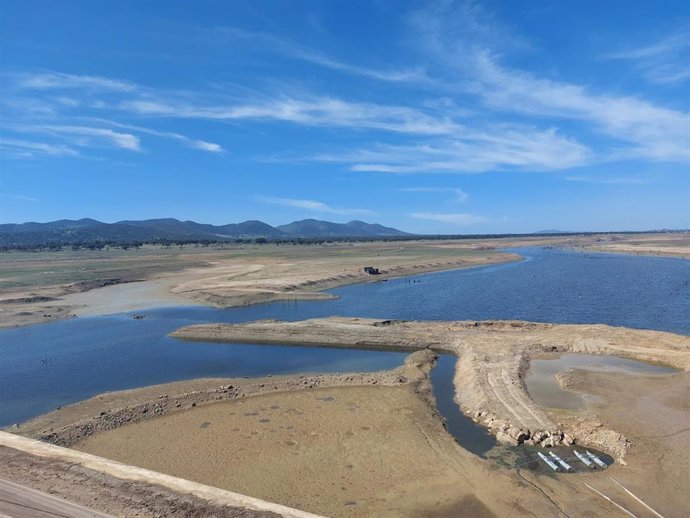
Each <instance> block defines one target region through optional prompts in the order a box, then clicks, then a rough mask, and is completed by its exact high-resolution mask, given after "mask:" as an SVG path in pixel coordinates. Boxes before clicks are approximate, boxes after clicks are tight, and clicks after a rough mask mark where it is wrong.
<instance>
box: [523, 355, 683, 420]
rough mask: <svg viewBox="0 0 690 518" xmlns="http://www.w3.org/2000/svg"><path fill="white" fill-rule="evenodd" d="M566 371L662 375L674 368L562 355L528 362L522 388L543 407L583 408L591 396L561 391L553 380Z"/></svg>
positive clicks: (618, 359)
mask: <svg viewBox="0 0 690 518" xmlns="http://www.w3.org/2000/svg"><path fill="white" fill-rule="evenodd" d="M570 369H585V370H591V371H598V372H621V373H625V374H652V375H664V374H671V373H673V372H675V369H672V368H670V367H663V366H661V365H652V364H649V363H644V362H638V361H635V360H629V359H627V358H619V357H617V356H599V355H595V354H575V353H571V354H563V355H561V356H560V357H559V358H554V359H549V360H532V362H531V363H530V368H529V371H528V372H527V376H526V377H525V385H526V386H527V392H529V394H530V396H531V397H532V399H533V400H534V401H535V402H536V403H537V404H538V405H541V406H543V407H546V408H553V409H573V410H576V409H579V408H583V407H584V406H585V404H586V403H587V401H588V400H589V399H590V397H591V396H587V395H585V394H578V393H576V392H571V391H568V390H564V389H563V388H562V387H561V385H560V384H559V383H558V380H557V379H556V374H558V373H559V372H565V371H567V370H570Z"/></svg>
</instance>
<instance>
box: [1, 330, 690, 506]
mask: <svg viewBox="0 0 690 518" xmlns="http://www.w3.org/2000/svg"><path fill="white" fill-rule="evenodd" d="M176 334H177V335H178V336H185V337H188V338H191V337H197V338H199V339H203V340H209V339H211V338H213V339H215V340H217V341H222V340H227V341H235V340H238V341H242V342H247V341H251V340H250V337H253V341H255V342H257V343H261V342H263V343H266V342H280V343H299V344H305V343H307V344H311V345H314V346H324V345H326V346H348V347H366V348H380V349H386V348H387V349H392V350H406V351H413V350H414V351H416V352H414V353H412V354H411V355H410V356H409V357H408V358H407V360H406V362H405V365H403V366H402V367H400V368H398V369H395V370H393V371H384V372H380V373H368V374H357V373H348V374H337V375H323V376H290V377H266V378H261V379H239V380H238V379H225V380H221V379H211V380H194V381H189V382H177V383H172V384H167V385H160V386H153V387H146V388H142V389H136V390H131V391H123V392H115V393H108V394H103V395H101V396H97V397H95V398H92V399H90V400H87V401H84V402H82V403H79V404H75V405H70V406H68V407H64V408H62V409H60V410H57V411H55V412H52V413H50V414H46V415H45V416H42V417H40V418H37V419H35V420H32V421H30V422H28V423H26V424H24V425H22V426H20V427H19V428H15V429H14V430H12V431H13V432H15V433H20V434H22V435H29V436H34V437H38V438H42V439H43V440H47V441H50V442H54V443H57V444H65V445H70V446H71V447H73V448H75V449H78V450H82V451H85V452H90V453H93V454H97V455H101V456H103V457H107V458H112V459H114V460H119V461H122V462H125V463H131V464H134V465H137V466H141V467H144V468H148V469H154V470H157V471H160V472H163V473H167V474H170V475H174V476H179V477H182V478H185V479H189V480H195V481H197V482H201V483H205V484H209V485H213V486H216V487H221V488H224V489H228V490H230V491H237V492H241V493H243V494H247V495H250V496H253V497H256V498H261V499H265V500H269V501H274V502H277V503H280V504H283V505H288V506H290V507H295V508H299V509H304V510H307V511H311V512H315V513H319V514H324V515H327V516H462V515H466V516H506V515H508V514H514V515H516V516H521V515H528V514H532V515H537V516H559V515H566V516H583V515H588V516H602V517H603V516H611V515H615V513H617V512H620V510H619V509H617V508H616V507H615V506H613V505H612V504H611V503H610V502H608V501H607V500H604V499H603V498H601V497H600V496H598V495H597V494H595V493H594V492H593V491H592V489H591V488H595V489H596V490H597V491H600V492H602V493H603V494H606V495H607V496H609V497H610V498H612V499H613V500H614V501H616V502H617V503H621V504H623V505H624V506H625V507H626V509H629V510H630V511H631V512H633V513H634V514H636V515H637V516H647V515H649V510H648V509H647V508H646V507H644V506H643V504H641V503H639V502H638V501H637V500H635V499H634V498H633V497H631V496H630V495H629V494H628V493H626V492H625V491H624V490H623V489H621V488H620V487H619V486H618V485H617V484H616V483H615V482H614V481H613V480H615V481H618V482H620V483H622V484H623V485H624V486H625V487H626V488H627V489H629V490H631V491H633V492H634V494H635V495H636V496H637V497H639V498H642V499H643V500H644V501H645V502H646V503H647V505H651V506H652V507H653V508H654V509H656V510H657V511H659V512H660V513H662V514H663V515H664V516H667V517H673V516H679V517H680V516H684V499H685V494H686V493H685V492H684V489H685V485H686V482H685V480H686V478H684V477H683V476H682V475H681V472H679V471H678V470H681V471H682V470H683V469H686V468H685V467H684V466H686V463H687V454H686V453H685V452H686V451H688V450H687V449H679V450H677V451H676V450H673V452H674V453H673V455H668V454H667V455H665V456H662V455H663V454H664V453H665V452H668V451H669V450H666V449H665V448H667V447H674V448H678V447H683V446H687V445H686V444H685V442H684V441H686V440H687V433H686V432H684V431H683V427H682V426H681V427H680V428H679V429H678V430H676V429H675V428H674V429H673V430H671V428H672V427H674V426H676V425H679V424H681V421H682V420H683V419H685V422H687V411H688V408H687V400H686V398H684V394H686V393H687V385H685V386H684V385H682V384H677V385H673V384H671V385H667V383H669V380H681V381H682V380H683V379H684V380H685V383H687V379H688V377H689V376H690V375H689V374H688V372H687V370H688V359H689V358H688V356H689V355H688V351H689V350H690V349H689V343H688V341H689V340H690V339H688V338H687V337H680V336H675V335H671V334H667V333H656V332H647V331H633V330H627V329H620V328H610V327H607V326H571V325H548V324H531V323H526V322H396V321H385V320H369V319H343V318H330V319H317V320H310V321H304V322H296V323H285V322H266V321H265V322H257V323H252V324H241V325H230V326H223V325H221V326H218V325H206V326H194V327H190V328H184V329H182V330H180V331H178V332H177V333H176ZM429 345H431V346H432V347H433V348H435V349H436V350H439V351H440V350H444V351H449V352H454V353H456V354H459V355H460V359H459V363H458V371H461V372H463V373H468V374H467V376H465V375H456V378H455V383H456V387H457V389H458V397H457V398H456V399H457V401H458V402H459V403H460V404H461V406H462V408H463V409H466V408H467V406H466V405H468V403H467V402H469V404H474V405H476V407H475V408H481V410H477V411H476V412H481V415H479V414H475V413H473V412H472V410H470V411H469V413H470V415H478V416H479V417H478V419H479V420H480V421H481V422H483V423H485V424H487V425H489V426H491V427H492V431H493V432H494V433H496V434H497V435H499V436H501V435H502V436H503V440H505V441H506V442H509V443H511V444H514V443H515V442H519V439H520V437H519V436H518V439H514V438H512V436H511V433H512V432H513V430H511V427H514V428H515V429H517V430H519V428H518V427H517V425H516V424H514V423H515V422H517V421H518V419H519V420H520V422H523V420H524V422H525V423H529V422H531V420H536V419H537V418H539V419H543V420H546V423H547V424H548V425H549V426H547V427H546V428H535V430H547V433H549V432H550V435H546V437H545V438H543V439H542V441H541V443H542V444H544V445H546V444H548V443H556V442H558V440H560V442H561V443H562V442H563V441H564V439H565V437H566V435H569V436H571V437H572V438H573V439H575V440H576V441H577V442H579V443H580V444H582V445H588V444H591V445H596V446H597V448H598V449H602V450H604V451H608V452H611V453H613V452H614V451H615V450H614V449H615V448H616V447H617V446H618V445H620V440H621V438H623V440H624V445H625V447H624V448H623V450H622V451H621V456H622V455H623V454H625V459H626V460H628V462H629V465H623V464H621V463H616V464H614V465H613V466H611V467H610V468H608V469H607V470H605V471H593V472H587V473H579V474H577V475H566V476H554V475H553V474H550V473H548V474H545V473H544V472H531V471H530V470H529V469H526V468H518V469H509V468H504V467H501V465H499V464H497V463H495V462H493V461H486V460H483V459H481V458H479V457H477V456H475V455H472V454H471V453H469V452H468V451H466V450H464V449H463V448H462V447H460V446H459V445H458V444H457V443H456V442H455V440H453V438H452V437H451V436H450V435H449V434H448V433H447V432H446V431H445V430H444V428H443V425H442V420H441V419H440V418H439V415H438V413H437V412H436V409H435V405H434V401H433V398H432V396H431V394H432V392H431V386H430V384H429V378H428V373H429V371H430V369H431V366H432V364H433V361H434V357H435V354H434V352H432V351H431V350H429V348H428V346H429ZM189 347H194V344H193V343H190V344H189ZM569 350H579V351H582V350H587V351H588V352H590V353H591V352H596V353H597V354H612V353H615V354H617V355H619V356H627V357H635V358H638V359H640V358H641V357H643V358H642V359H646V360H655V359H656V361H664V362H665V363H667V364H669V365H674V366H675V367H676V368H679V369H683V370H682V371H681V372H678V373H676V374H672V375H670V376H663V377H657V379H656V381H654V382H651V383H658V385H656V386H655V385H653V384H645V385H642V387H641V388H640V389H639V390H638V392H631V394H630V395H629V396H628V395H626V396H625V397H626V398H628V397H629V398H635V397H639V396H640V395H641V394H642V393H643V392H645V391H646V393H647V396H648V397H647V403H646V404H645V405H643V406H641V407H639V409H638V410H635V411H634V412H632V413H630V414H629V415H628V414H627V406H626V405H627V404H628V401H627V400H618V399H616V398H613V397H609V399H607V400H606V401H607V404H606V405H602V406H600V407H597V408H596V409H592V410H591V411H589V412H588V413H586V414H578V413H573V414H569V415H566V416H563V415H561V414H558V415H552V414H549V413H547V412H546V411H545V409H541V408H539V407H537V406H536V405H534V403H533V402H532V401H531V399H530V398H529V396H528V395H527V393H526V391H525V390H524V386H523V385H522V380H523V376H524V373H525V369H526V362H527V361H528V359H529V358H532V357H542V358H543V357H549V355H552V354H554V352H558V351H560V352H566V351H569ZM516 351H517V352H516ZM489 353H490V354H489ZM468 360H469V361H468ZM523 360H524V361H523ZM497 368H499V369H501V370H500V371H499V375H498V376H497V377H493V376H492V377H491V380H490V381H489V379H488V375H489V374H495V369H497ZM503 370H504V371H505V373H506V374H505V376H504V375H503ZM472 373H473V374H472ZM571 374H572V373H571ZM575 374H577V373H575ZM601 375H602V376H604V378H605V379H612V378H608V377H607V376H609V374H608V373H607V374H601ZM612 376H614V377H615V376H618V375H617V374H616V375H612ZM622 376H626V375H622ZM466 378H467V379H466ZM482 379H484V380H486V381H484V382H482ZM572 379H573V380H578V379H580V378H579V377H578V376H577V375H574V377H573V378H572ZM631 379H632V380H633V381H634V380H636V379H637V377H636V376H631ZM506 380H508V382H510V381H514V383H511V384H510V387H507V386H503V384H504V383H507V382H506ZM573 383H574V382H573ZM596 383H598V381H592V382H591V383H590V384H589V385H586V386H585V385H583V386H579V385H578V386H575V385H573V388H574V389H576V390H581V391H585V390H588V387H590V385H595V384H596ZM673 383H675V382H673ZM518 384H520V385H518ZM511 387H512V388H511ZM613 387H615V385H611V384H609V385H602V388H601V391H603V392H610V391H611V389H612V388H613ZM593 390H599V389H598V388H596V387H595V388H594V389H593ZM620 390H625V387H620ZM489 391H491V392H489ZM655 401H666V403H667V404H665V405H656V404H655ZM504 405H507V406H506V407H505V408H504ZM518 405H526V406H518ZM652 408H654V411H652V410H651V409H652ZM530 410H531V411H530ZM513 412H514V413H515V414H517V415H513ZM667 413H668V419H667ZM523 414H525V415H523ZM556 420H559V421H560V422H558V423H556ZM664 420H666V421H664ZM660 421H664V422H666V424H667V425H668V426H667V428H666V429H665V430H664V433H667V434H670V435H669V439H663V438H662V439H660V438H659V437H658V435H659V430H657V428H655V427H658V424H655V423H658V422H660ZM497 422H499V423H503V424H502V425H501V426H500V427H499V426H496V424H495V423H497ZM525 423H523V424H524V426H523V430H522V431H523V432H525V431H526V428H525V426H526V424H525ZM554 423H555V424H554ZM506 426H507V428H505V429H504V427H506ZM551 426H553V428H551ZM686 426H687V425H686ZM613 430H616V431H615V432H614V431H613ZM579 434H582V435H579ZM612 434H615V435H612ZM534 435H535V434H534V433H533V431H532V430H530V434H529V435H528V437H529V438H530V439H531V438H532V437H534ZM647 435H649V436H647ZM662 435H663V434H662ZM611 437H613V440H612V441H610V442H607V439H610V438H611ZM521 439H522V440H523V442H527V441H528V440H530V439H526V438H525V437H522V438H521ZM602 439H603V441H602ZM665 440H668V441H671V442H664V441H665ZM602 444H603V446H602ZM631 444H632V446H630V445H631ZM650 444H653V445H655V446H654V448H653V449H651V448H649V445H650ZM609 446H611V447H612V448H614V449H607V447H609ZM650 452H652V453H651V455H652V456H654V455H656V456H657V457H661V458H656V457H655V458H654V459H652V458H651V457H650ZM678 456H685V457H684V458H685V460H683V462H681V463H680V465H679V467H677V468H675V469H672V470H668V469H666V467H667V465H668V463H671V462H677V457H678ZM619 459H620V457H619ZM653 462H658V464H659V465H658V466H657V467H655V468H654V469H652V467H651V464H652V463H653ZM669 476H673V477H676V478H675V479H674V480H669V478H668V477H669ZM612 479H613V480H612Z"/></svg>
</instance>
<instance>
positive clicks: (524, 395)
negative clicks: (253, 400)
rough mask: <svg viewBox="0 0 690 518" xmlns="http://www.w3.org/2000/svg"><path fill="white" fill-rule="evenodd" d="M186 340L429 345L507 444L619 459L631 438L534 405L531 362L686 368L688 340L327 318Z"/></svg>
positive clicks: (586, 328) (651, 334)
mask: <svg viewBox="0 0 690 518" xmlns="http://www.w3.org/2000/svg"><path fill="white" fill-rule="evenodd" d="M173 336H176V337H178V338H182V339H186V340H202V341H216V342H240V343H286V344H302V345H314V346H327V347H338V346H341V347H360V348H374V349H389V350H405V351H414V350H419V349H422V348H432V349H435V350H442V351H446V352H450V353H453V354H455V355H457V356H458V357H459V359H458V363H457V366H456V374H455V379H454V382H455V386H456V397H455V399H456V402H457V403H458V404H459V406H460V408H461V409H462V410H463V412H465V414H467V415H468V416H471V417H472V418H474V419H475V420H476V421H478V422H481V423H483V424H484V425H486V426H487V427H488V428H489V429H490V430H491V431H492V432H493V433H494V434H495V435H496V438H497V439H498V440H499V441H501V442H503V443H506V444H513V445H517V444H520V443H525V444H528V445H541V446H557V445H561V444H566V445H569V444H573V443H578V444H581V445H583V446H590V447H592V448H596V449H598V450H601V451H605V452H607V453H609V454H610V455H612V456H613V457H614V458H616V459H617V460H618V461H619V462H622V463H624V462H625V455H626V452H627V450H628V448H629V447H630V442H629V440H628V439H627V438H626V437H625V436H624V435H622V434H621V433H619V432H618V431H615V430H612V429H609V428H607V427H606V426H602V424H601V423H600V422H596V421H587V420H583V421H581V422H577V423H574V422H571V423H561V422H557V421H555V420H554V419H552V418H551V417H550V416H549V415H547V414H546V412H544V410H543V409H542V408H540V407H539V406H538V405H536V404H535V403H534V401H532V399H531V398H530V396H529V394H528V392H527V390H526V388H525V383H524V376H525V372H526V370H527V368H528V367H529V362H530V359H531V358H533V357H539V356H542V355H545V354H549V353H567V352H582V353H589V354H604V355H615V356H621V357H624V358H630V359H634V360H642V361H648V362H656V363H663V364H665V365H668V366H671V367H675V368H678V369H682V370H685V371H688V370H690V338H689V337H685V336H680V335H673V334H670V333H661V332H655V331H641V330H632V329H626V328H615V327H609V326H604V325H560V324H537V323H529V322H519V321H485V322H413V321H409V322H407V321H387V320H383V321H382V320H372V319H358V318H326V319H313V320H306V321H302V322H276V321H259V322H253V323H248V324H202V325H195V326H188V327H184V328H182V329H179V330H177V331H175V332H174V333H173Z"/></svg>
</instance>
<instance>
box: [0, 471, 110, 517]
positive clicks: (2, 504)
mask: <svg viewBox="0 0 690 518" xmlns="http://www.w3.org/2000/svg"><path fill="white" fill-rule="evenodd" d="M3 516H10V517H12V518H55V517H56V516H60V517H62V516H64V517H69V518H109V517H110V515H108V514H103V513H99V512H98V511H94V510H92V509H87V508H86V507H82V506H81V505H78V504H73V503H71V502H68V501H67V500H63V499H62V498H56V497H54V496H52V495H49V494H48V493H44V492H42V491H37V490H35V489H31V488H30V487H26V486H22V485H20V484H15V483H14V482H10V481H9V480H4V479H0V517H3Z"/></svg>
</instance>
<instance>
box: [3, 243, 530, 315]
mask: <svg viewBox="0 0 690 518" xmlns="http://www.w3.org/2000/svg"><path fill="white" fill-rule="evenodd" d="M519 259H520V257H519V256H517V255H515V254H508V253H505V252H501V251H498V250H495V249H494V248H493V247H484V246H481V245H480V244H478V243H476V242H469V241H443V242H435V241H412V242H404V243H387V242H378V243H377V242H372V243H336V244H328V245H303V246H294V245H280V246H278V245H271V244H268V245H262V246H256V245H242V246H228V247H220V248H189V247H188V248H187V249H185V250H182V251H175V250H168V249H163V248H160V247H151V246H149V247H144V248H143V249H142V250H138V251H135V250H131V251H127V252H125V251H114V250H113V251H109V252H105V251H100V252H87V251H77V252H73V253H69V252H66V251H65V252H42V253H32V254H27V253H20V252H6V253H4V254H0V328H1V327H15V326H21V325H28V324H32V323H37V322H48V321H52V320H60V319H64V318H72V317H75V316H80V315H102V314H112V313H118V312H125V311H133V310H139V309H145V308H147V307H158V306H166V305H192V304H206V305H211V306H216V307H223V308H228V307H238V306H247V305H251V304H258V303H263V302H271V301H277V300H318V299H328V298H331V295H329V294H326V293H323V291H324V290H328V289H332V288H336V287H339V286H344V285H347V284H356V283H362V282H373V281H380V280H384V279H387V278H392V277H399V276H404V275H413V274H420V273H427V272H433V271H439V270H451V269H456V268H467V267H472V266H480V265H485V264H496V263H503V262H510V261H517V260H519ZM364 266H374V267H376V268H379V270H380V275H369V274H368V273H366V272H364V270H363V267H364Z"/></svg>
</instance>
